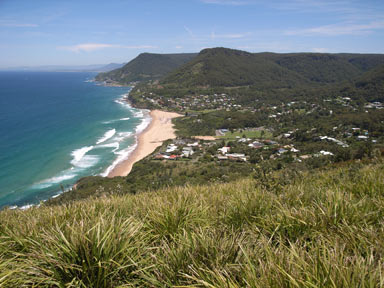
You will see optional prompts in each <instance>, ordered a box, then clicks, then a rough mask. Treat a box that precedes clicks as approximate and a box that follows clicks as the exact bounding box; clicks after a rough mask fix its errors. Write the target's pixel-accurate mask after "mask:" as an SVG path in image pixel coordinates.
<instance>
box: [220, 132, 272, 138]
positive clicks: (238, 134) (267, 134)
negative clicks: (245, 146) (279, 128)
mask: <svg viewBox="0 0 384 288" xmlns="http://www.w3.org/2000/svg"><path fill="white" fill-rule="evenodd" d="M244 135H245V137H246V138H258V139H269V138H271V137H272V133H271V132H270V131H268V130H243V131H242V132H241V131H234V132H233V133H232V132H227V133H226V134H225V135H224V136H218V137H217V138H219V139H226V140H235V139H236V137H240V138H242V137H243V136H244Z"/></svg>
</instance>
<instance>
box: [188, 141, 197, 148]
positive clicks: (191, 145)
mask: <svg viewBox="0 0 384 288" xmlns="http://www.w3.org/2000/svg"><path fill="white" fill-rule="evenodd" d="M187 146H188V147H197V146H199V142H194V143H189V144H187Z"/></svg>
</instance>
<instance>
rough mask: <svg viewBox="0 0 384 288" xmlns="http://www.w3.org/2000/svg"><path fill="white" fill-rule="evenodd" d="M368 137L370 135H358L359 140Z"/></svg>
mask: <svg viewBox="0 0 384 288" xmlns="http://www.w3.org/2000/svg"><path fill="white" fill-rule="evenodd" d="M368 138H369V137H368V136H364V135H359V136H357V139H359V140H367V139H368Z"/></svg>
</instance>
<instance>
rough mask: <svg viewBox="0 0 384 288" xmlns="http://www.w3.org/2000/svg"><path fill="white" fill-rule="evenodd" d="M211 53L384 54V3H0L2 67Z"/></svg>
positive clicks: (154, 0) (216, 0)
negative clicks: (148, 54)
mask: <svg viewBox="0 0 384 288" xmlns="http://www.w3.org/2000/svg"><path fill="white" fill-rule="evenodd" d="M210 47H228V48H233V49H240V50H245V51H249V52H264V51H269V52H277V53H286V52H326V53H342V52H346V53H384V1H383V0H375V1H374V0H324V1H321V0H108V1H107V0H104V1H99V0H61V1H59V0H33V1H32V0H0V68H6V67H17V66H40V65H89V64H104V63H105V64H107V63H112V62H114V63H123V62H128V61H130V60H132V59H133V58H135V57H136V56H137V55H138V54H140V53H142V52H151V53H185V52H199V51H200V50H202V49H204V48H210Z"/></svg>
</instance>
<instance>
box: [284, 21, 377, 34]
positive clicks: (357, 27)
mask: <svg viewBox="0 0 384 288" xmlns="http://www.w3.org/2000/svg"><path fill="white" fill-rule="evenodd" d="M379 29H384V21H378V22H371V23H368V24H353V23H343V24H334V25H325V26H319V27H313V28H308V29H297V30H290V31H286V32H285V33H284V34H285V35H303V36H316V35H327V36H338V35H361V34H368V33H372V32H373V31H374V30H379Z"/></svg>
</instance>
